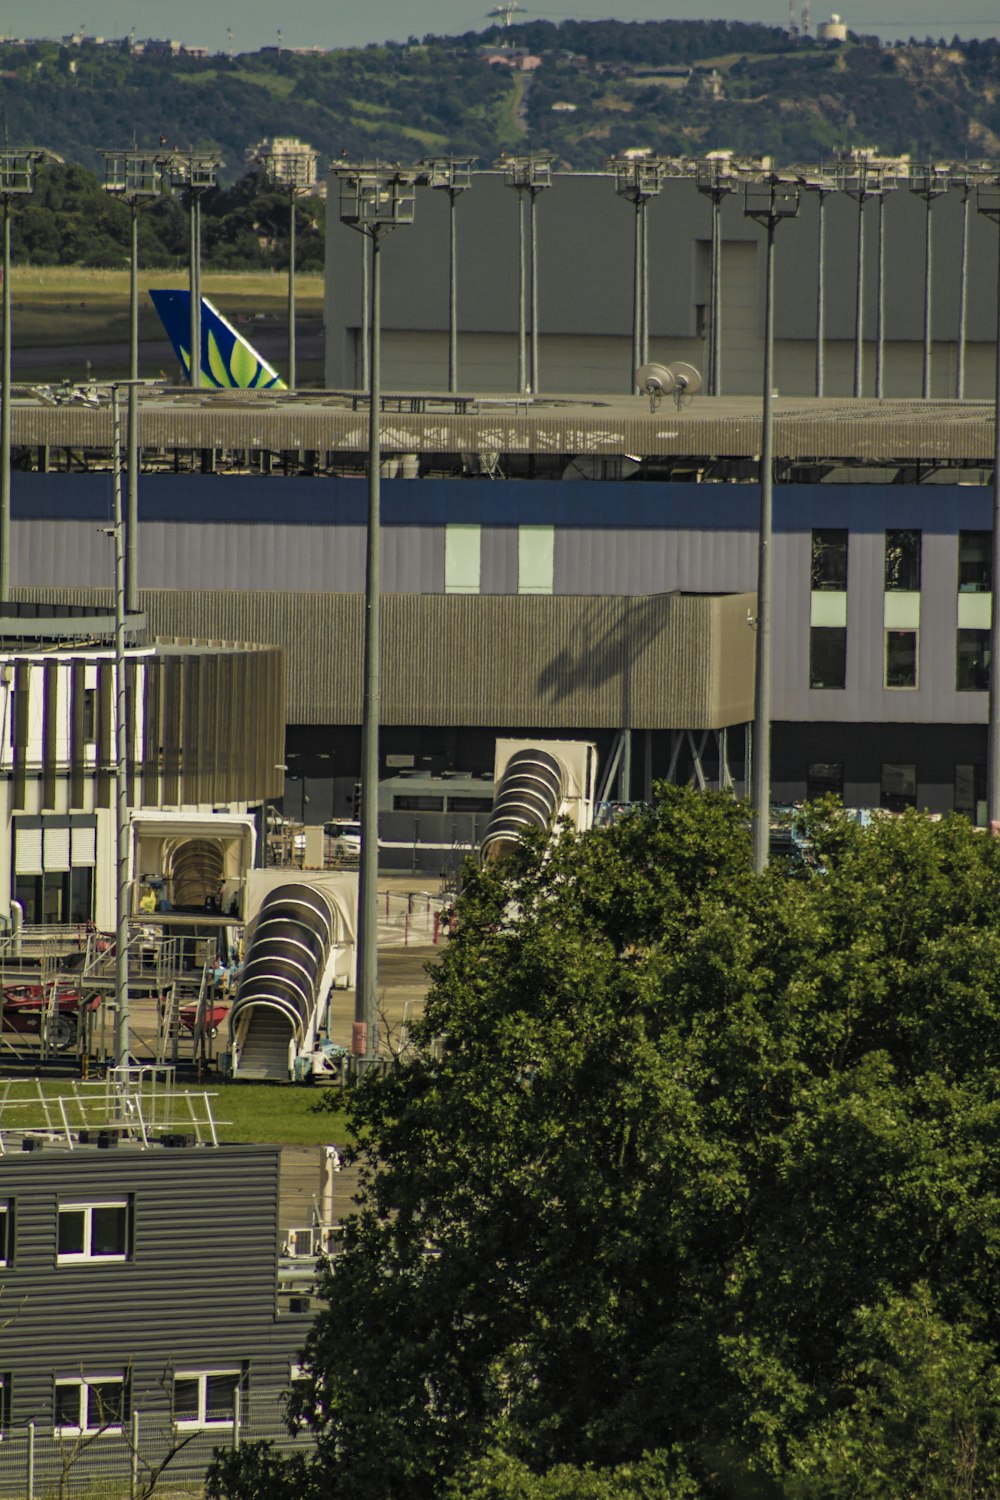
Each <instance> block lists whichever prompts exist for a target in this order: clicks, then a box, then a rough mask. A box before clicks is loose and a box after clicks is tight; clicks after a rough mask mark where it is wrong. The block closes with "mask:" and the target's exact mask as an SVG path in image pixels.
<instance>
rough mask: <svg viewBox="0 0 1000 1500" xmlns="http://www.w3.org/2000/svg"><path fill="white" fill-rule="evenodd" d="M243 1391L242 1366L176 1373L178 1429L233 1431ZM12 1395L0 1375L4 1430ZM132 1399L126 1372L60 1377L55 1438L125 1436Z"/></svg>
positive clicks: (54, 1401) (173, 1407)
mask: <svg viewBox="0 0 1000 1500" xmlns="http://www.w3.org/2000/svg"><path fill="white" fill-rule="evenodd" d="M293 1374H294V1372H293ZM245 1390H246V1371H245V1369H243V1368H240V1367H233V1368H230V1369H213V1370H178V1371H176V1372H175V1374H174V1377H173V1385H172V1388H171V1415H172V1418H173V1424H174V1427H175V1428H177V1429H178V1431H187V1432H194V1431H197V1430H199V1429H201V1428H212V1427H222V1426H227V1425H228V1426H231V1425H232V1423H233V1421H234V1420H235V1414H236V1392H237V1391H240V1392H241V1393H243V1392H245ZM11 1391H12V1381H11V1377H10V1376H9V1375H0V1429H3V1428H6V1427H8V1426H9V1425H10V1411H11ZM131 1394H132V1393H131V1382H130V1380H129V1375H128V1372H127V1371H126V1370H110V1371H109V1370H105V1371H95V1372H94V1374H91V1375H67V1376H57V1377H56V1379H55V1381H54V1384H53V1392H52V1429H53V1432H54V1434H55V1436H56V1437H82V1436H90V1435H93V1436H96V1435H98V1434H101V1433H109V1434H110V1433H116V1432H121V1430H122V1428H123V1427H124V1426H125V1424H126V1423H127V1422H128V1420H129V1418H130V1416H131V1409H132V1400H131Z"/></svg>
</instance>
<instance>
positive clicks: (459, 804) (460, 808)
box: [448, 797, 493, 813]
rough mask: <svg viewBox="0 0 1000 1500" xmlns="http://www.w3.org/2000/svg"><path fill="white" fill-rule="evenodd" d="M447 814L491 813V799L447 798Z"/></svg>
mask: <svg viewBox="0 0 1000 1500" xmlns="http://www.w3.org/2000/svg"><path fill="white" fill-rule="evenodd" d="M448 811H449V812H474V813H481V812H492V811H493V798H492V797H449V798H448Z"/></svg>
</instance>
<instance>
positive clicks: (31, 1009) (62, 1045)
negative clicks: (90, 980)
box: [0, 984, 101, 1052]
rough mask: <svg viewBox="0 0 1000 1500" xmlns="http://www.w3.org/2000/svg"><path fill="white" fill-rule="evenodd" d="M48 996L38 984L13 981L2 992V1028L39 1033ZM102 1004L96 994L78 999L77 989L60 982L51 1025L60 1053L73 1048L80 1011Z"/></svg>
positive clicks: (20, 1032) (27, 1033) (93, 1008)
mask: <svg viewBox="0 0 1000 1500" xmlns="http://www.w3.org/2000/svg"><path fill="white" fill-rule="evenodd" d="M49 999H50V995H49V993H48V991H47V990H43V988H42V986H41V985H40V984H12V985H7V986H6V987H5V988H4V991H3V1022H2V1027H0V1029H2V1030H3V1031H14V1032H18V1033H19V1034H20V1035H22V1036H38V1034H39V1032H40V1031H41V1026H42V1018H43V1016H44V1014H45V1010H46V1007H47V1005H48V1002H49ZM100 1003H101V997H100V995H98V994H95V995H92V996H91V997H90V999H89V1000H84V1001H81V998H80V992H79V990H76V989H74V988H73V986H72V985H68V984H61V985H60V986H59V989H58V992H57V995H56V1007H57V1009H56V1015H55V1019H54V1022H53V1026H52V1039H53V1042H54V1045H55V1047H56V1049H57V1050H58V1051H60V1052H62V1051H64V1050H65V1049H66V1048H67V1047H72V1046H73V1043H74V1042H75V1041H76V1034H77V1031H78V1030H79V1025H80V1010H81V1008H85V1009H86V1010H96V1009H97V1007H98V1006H99V1005H100Z"/></svg>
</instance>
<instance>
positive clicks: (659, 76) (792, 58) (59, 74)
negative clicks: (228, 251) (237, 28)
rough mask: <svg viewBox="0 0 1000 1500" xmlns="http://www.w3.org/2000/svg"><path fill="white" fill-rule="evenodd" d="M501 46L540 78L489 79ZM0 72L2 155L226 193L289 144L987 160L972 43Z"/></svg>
mask: <svg viewBox="0 0 1000 1500" xmlns="http://www.w3.org/2000/svg"><path fill="white" fill-rule="evenodd" d="M487 43H489V44H490V48H489V49H487V48H486V46H485V44H487ZM504 44H507V45H510V46H512V47H514V48H523V49H526V50H528V51H530V52H531V53H533V54H534V55H535V56H537V57H540V58H541V66H540V67H538V68H537V69H536V70H534V71H530V72H519V71H517V70H516V69H511V68H509V67H506V66H501V65H498V64H491V63H490V62H489V61H488V60H487V59H488V57H489V55H491V51H492V54H493V55H496V53H497V52H498V50H499V49H500V48H501V47H502V45H504ZM665 70H672V71H665ZM678 70H679V71H678ZM0 72H2V74H3V75H4V76H3V77H0V105H2V108H3V111H4V115H5V118H6V121H7V128H8V133H9V138H10V139H11V141H12V142H21V141H31V142H38V143H40V144H44V145H48V146H50V147H52V148H53V149H54V150H56V151H58V152H60V153H61V154H62V155H63V156H64V157H66V158H67V160H72V161H75V162H80V163H82V164H84V165H86V166H88V167H91V168H93V169H96V168H97V167H98V165H99V161H98V157H97V154H96V153H97V151H98V149H99V148H100V147H102V146H104V147H108V146H112V147H113V146H121V145H126V144H128V143H129V142H130V141H131V139H132V136H133V132H135V134H136V137H137V139H138V140H139V141H140V143H152V142H155V141H157V140H159V139H160V138H161V136H165V137H166V138H167V140H168V142H169V143H170V144H171V145H174V144H176V145H178V146H182V147H184V146H195V147H198V148H205V149H214V150H217V151H218V152H219V153H220V155H221V156H222V157H223V158H224V160H225V163H226V167H225V170H224V174H223V175H224V180H226V181H229V182H232V181H235V180H236V179H237V178H239V177H240V176H241V175H242V173H243V171H244V169H245V163H246V153H247V151H248V149H250V148H252V147H253V146H254V145H255V144H256V143H257V142H259V141H260V140H261V139H263V138H264V137H267V136H273V135H283V134H292V133H294V134H296V135H298V136H300V137H302V138H303V139H306V140H308V141H310V142H311V143H312V144H313V145H314V146H316V147H317V148H318V149H319V150H320V151H321V153H322V154H323V156H324V157H325V158H326V159H327V160H329V159H330V158H336V157H338V156H340V154H341V153H342V152H344V153H346V154H347V155H348V156H350V157H357V156H368V157H372V156H379V157H381V158H382V159H384V160H399V161H402V162H408V161H412V160H413V159H415V158H416V157H419V156H420V155H422V154H424V153H427V152H430V151H450V152H456V153H468V154H471V155H474V156H477V157H478V158H479V159H480V161H482V162H483V163H489V162H491V161H492V160H493V159H494V158H495V157H496V156H497V154H498V153H499V151H500V150H501V149H502V148H507V149H511V148H526V147H533V148H537V149H542V148H548V149H552V150H554V151H555V152H556V153H557V155H558V159H559V162H560V164H561V165H563V166H566V167H578V168H587V167H590V168H592V167H595V166H599V165H601V164H602V163H603V161H604V158H605V157H606V155H607V154H608V153H609V152H614V151H617V150H620V149H621V148H623V147H626V146H634V145H646V146H650V147H651V148H652V149H653V150H655V151H659V152H681V151H684V152H700V151H703V150H706V149H713V148H717V147H727V146H728V147H731V148H733V149H735V150H739V151H747V152H758V153H759V152H763V151H768V152H771V153H773V154H775V155H777V156H778V157H779V159H784V160H786V161H787V160H790V159H794V158H800V159H805V158H809V157H814V156H817V155H822V154H824V153H829V152H831V151H833V150H835V149H837V148H840V147H845V146H850V145H858V144H872V143H875V144H877V145H879V146H880V147H881V148H882V149H883V150H885V151H890V152H902V151H910V152H913V153H915V154H917V155H923V154H932V155H951V156H955V157H963V156H965V155H972V156H981V155H984V154H990V153H993V152H997V153H1000V43H998V42H996V41H992V40H990V41H983V42H975V41H974V42H967V43H958V42H957V41H956V42H954V43H952V44H951V45H946V44H945V43H944V42H943V41H942V42H941V43H940V44H934V43H931V42H930V41H928V42H926V43H920V44H917V43H912V44H909V45H907V46H905V47H883V46H881V45H879V44H878V43H877V42H876V41H875V40H873V39H870V38H869V39H863V38H852V40H851V41H850V42H849V43H848V44H847V45H846V46H843V47H836V46H826V45H820V44H817V43H815V42H813V41H811V40H807V39H803V38H790V37H789V36H788V35H787V34H786V33H785V32H784V31H782V30H780V29H778V28H775V27H764V26H757V25H754V26H750V25H741V24H737V23H733V22H719V21H715V22H709V21H703V22H698V21H663V22H642V23H629V22H619V21H600V22H581V21H563V22H560V23H559V24H553V23H551V22H543V21H537V22H529V23H526V24H523V25H520V26H514V27H511V28H510V29H509V31H506V32H503V33H501V32H499V31H498V30H497V29H496V28H492V29H489V30H486V31H484V32H480V33H471V32H470V33H467V34H465V35H463V36H459V37H434V36H431V37H425V38H424V39H423V41H418V40H417V39H416V38H411V39H410V40H409V42H407V43H405V44H404V43H388V44H386V45H385V46H380V47H375V46H370V47H365V48H359V49H354V50H341V51H334V52H330V53H324V54H311V55H308V56H295V55H292V54H289V53H282V54H280V55H278V54H277V53H276V52H274V51H271V52H260V53H255V54H252V55H247V56H243V57H233V58H230V57H226V56H217V57H212V58H206V59H201V60H200V59H192V58H174V59H160V58H152V57H150V58H145V57H135V58H133V57H131V56H129V55H127V54H126V53H125V52H123V51H117V50H115V49H112V48H106V47H105V48H97V47H94V46H84V47H78V48H65V47H61V46H59V45H57V44H55V43H33V44H31V45H29V46H25V47H12V46H5V47H0ZM555 105H559V106H560V108H559V109H555V108H554V107H553V106H555ZM567 106H568V107H567Z"/></svg>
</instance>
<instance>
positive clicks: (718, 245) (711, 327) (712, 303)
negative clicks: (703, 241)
mask: <svg viewBox="0 0 1000 1500" xmlns="http://www.w3.org/2000/svg"><path fill="white" fill-rule="evenodd" d="M695 181H696V182H697V185H698V191H699V193H703V194H704V195H705V197H706V198H710V199H711V202H712V249H711V259H710V261H709V271H708V281H709V288H708V394H709V395H710V396H721V395H722V200H723V199H724V198H725V197H727V196H728V194H729V193H731V192H732V191H733V189H734V188H735V187H736V171H735V164H734V162H733V159H732V156H731V155H730V154H729V153H728V152H725V151H722V152H717V153H716V154H715V155H713V156H708V157H706V158H705V160H704V161H699V162H698V165H697V170H696V176H695Z"/></svg>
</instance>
